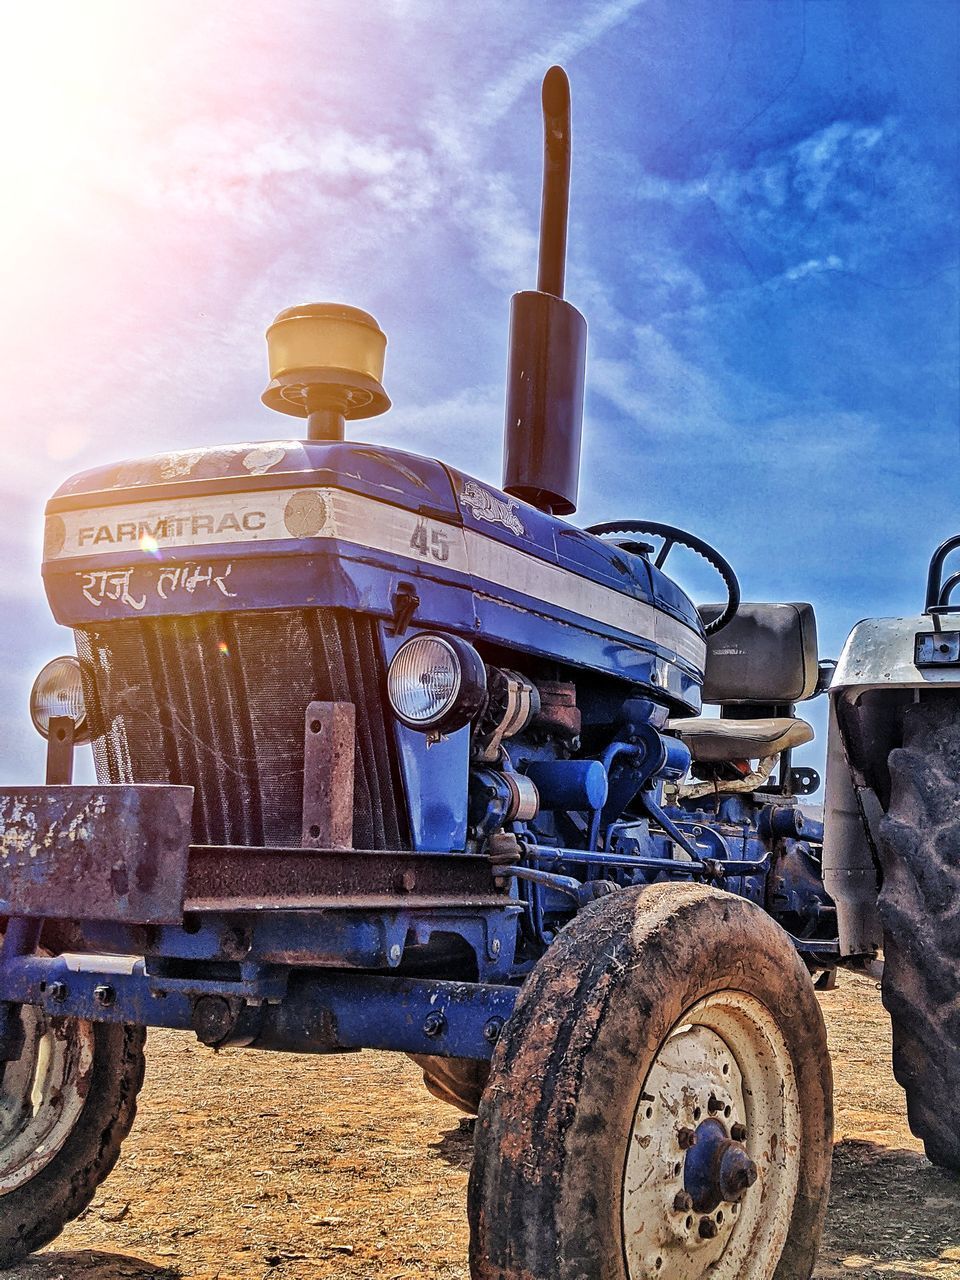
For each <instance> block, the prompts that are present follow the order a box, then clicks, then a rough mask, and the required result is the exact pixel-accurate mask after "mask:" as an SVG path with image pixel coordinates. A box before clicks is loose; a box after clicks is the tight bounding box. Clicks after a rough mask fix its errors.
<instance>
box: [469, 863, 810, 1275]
mask: <svg viewBox="0 0 960 1280" xmlns="http://www.w3.org/2000/svg"><path fill="white" fill-rule="evenodd" d="M831 1094H832V1087H831V1075H830V1065H829V1058H828V1055H827V1046H826V1035H825V1031H824V1025H823V1019H822V1017H821V1014H820V1009H819V1006H818V1004H817V1000H816V996H815V995H814V991H813V986H812V983H811V981H810V977H809V975H808V973H807V972H806V970H805V968H804V966H803V965H802V964H801V962H800V960H799V959H798V957H797V955H796V952H795V951H794V948H793V946H792V945H791V943H790V941H789V939H788V938H787V936H786V935H785V934H784V933H783V931H782V930H781V929H779V928H778V926H777V925H776V924H774V923H773V921H772V920H770V919H769V917H767V916H765V915H764V914H763V912H762V911H760V910H759V908H757V907H755V906H753V905H752V904H751V903H749V902H746V901H744V900H743V899H742V898H737V897H734V896H732V895H730V894H727V893H721V892H718V891H715V890H709V889H706V888H703V887H702V886H698V885H676V884H663V885H656V886H654V887H652V888H649V889H641V890H632V889H631V890H626V891H624V892H621V893H615V894H610V895H608V896H607V897H605V898H602V899H600V900H599V901H597V902H595V903H593V904H591V905H590V906H589V907H587V908H586V909H585V910H583V911H581V912H580V914H579V915H578V916H577V917H576V918H575V919H574V920H573V921H572V923H571V924H569V925H568V926H567V927H566V928H565V929H564V930H563V932H562V933H561V934H560V936H559V938H558V939H557V941H556V942H555V943H554V944H553V946H552V947H551V948H550V950H549V951H548V952H547V954H546V955H545V956H544V958H543V959H542V960H541V961H540V962H539V963H538V965H537V966H536V968H535V969H534V970H533V972H532V973H531V975H530V976H529V977H528V979H527V981H526V983H525V984H524V987H523V989H522V991H521V993H520V997H519V1001H518V1003H517V1006H516V1009H515V1011H514V1013H513V1014H512V1015H511V1017H510V1019H509V1021H508V1022H507V1024H506V1027H505V1029H504V1033H503V1035H502V1038H501V1040H500V1043H499V1044H498V1045H497V1049H496V1051H495V1053H494V1058H493V1063H492V1073H491V1077H490V1083H489V1085H488V1087H487V1089H486V1091H485V1092H484V1095H483V1100H482V1102H481V1104H480V1115H479V1119H478V1122H477V1136H476V1150H475V1158H474V1166H473V1172H472V1174H471V1179H470V1192H469V1201H468V1205H469V1216H470V1230H471V1246H470V1248H471V1252H470V1266H471V1275H472V1276H473V1277H474V1280H521V1278H522V1280H646V1278H647V1277H653V1276H656V1277H658V1280H695V1278H698V1277H707V1276H709V1277H710V1280H807V1278H808V1277H809V1276H810V1274H811V1271H812V1269H813V1265H814V1261H815V1258H816V1254H817V1247H818V1244H819V1239H820V1232H821V1228H822V1224H823V1216H824V1212H825V1210H826V1204H827V1194H828V1190H829V1181H830V1162H831V1154H832V1129H833V1124H832V1112H831ZM721 1157H722V1158H721ZM725 1161H728V1162H729V1164H730V1167H731V1168H732V1167H733V1166H736V1168H737V1169H738V1170H739V1172H738V1173H737V1176H736V1178H734V1179H733V1181H732V1182H731V1181H730V1180H726V1175H723V1174H722V1170H723V1169H724V1168H726V1167H727V1165H726V1164H725V1163H724V1162H725ZM758 1173H759V1176H757V1174H758ZM708 1175H709V1176H708ZM711 1179H712V1180H713V1181H711ZM704 1180H706V1189H705V1181H704ZM754 1180H755V1182H754Z"/></svg>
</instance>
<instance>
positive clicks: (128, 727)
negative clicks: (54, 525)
mask: <svg viewBox="0 0 960 1280" xmlns="http://www.w3.org/2000/svg"><path fill="white" fill-rule="evenodd" d="M76 639H77V653H78V655H79V657H80V659H81V662H82V664H83V669H84V696H85V698H86V702H87V712H88V715H89V717H90V722H91V728H92V731H93V734H94V738H93V750H94V758H95V761H96V768H97V778H98V780H99V781H100V782H112V783H119V782H172V783H181V784H186V785H189V786H192V787H194V788H196V796H195V802H194V818H193V821H194V841H195V843H197V844H235V845H271V846H284V845H287V846H298V845H299V844H300V843H301V833H302V813H303V737H304V717H305V714H306V708H307V703H308V702H312V701H322V702H328V701H345V702H352V703H353V704H354V706H355V707H356V717H357V750H356V770H355V794H354V837H353V839H354V846H355V847H356V848H358V849H400V848H404V847H408V846H407V841H406V835H407V831H406V819H405V806H404V803H403V793H402V788H401V782H400V773H399V767H398V762H397V758H396V753H395V751H394V747H393V741H392V734H391V733H390V732H389V726H388V725H387V724H386V722H385V716H384V707H383V694H382V689H383V663H382V659H381V655H380V647H379V644H378V642H377V636H376V633H375V630H374V623H373V622H372V621H371V620H370V619H369V618H364V617H362V616H357V615H353V614H350V613H345V612H341V611H339V610H320V609H288V610H276V611H271V612H263V613H236V614H204V615H200V616H197V617H183V618H143V619H140V618H138V619H135V620H132V621H123V622H111V623H108V624H105V625H104V626H100V627H82V628H78V629H77V632H76Z"/></svg>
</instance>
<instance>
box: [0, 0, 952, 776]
mask: <svg viewBox="0 0 960 1280" xmlns="http://www.w3.org/2000/svg"><path fill="white" fill-rule="evenodd" d="M4 24H5V28H6V35H7V39H6V40H5V41H4V47H3V49H2V51H0V110H2V118H3V120H4V126H3V127H4V135H5V136H4V160H5V172H6V175H7V178H6V183H5V194H4V199H3V205H2V206H0V270H2V279H3V295H2V303H0V315H2V333H0V338H2V341H0V373H2V377H3V381H2V385H3V387H4V393H5V394H4V412H3V435H2V440H3V447H4V455H5V457H4V462H5V465H4V467H3V469H2V472H0V487H2V490H3V499H4V510H5V514H6V519H5V521H4V522H3V526H2V531H0V553H2V555H3V563H4V566H5V572H4V573H3V575H2V577H0V597H2V603H3V605H4V608H3V611H2V619H0V638H2V641H3V646H4V652H5V654H6V661H5V663H4V665H3V669H2V670H0V726H2V729H3V731H4V732H3V746H2V748H0V779H2V780H3V781H20V780H26V778H28V777H37V776H39V770H40V768H41V765H42V749H41V746H40V743H39V740H38V739H37V738H36V736H35V735H34V733H33V731H32V729H31V728H30V727H29V721H28V717H27V714H26V696H27V692H28V690H29V686H30V682H31V680H32V677H33V675H34V673H35V672H36V670H37V669H38V668H39V666H40V665H41V664H42V662H43V661H45V660H46V659H47V658H49V657H51V656H52V655H53V654H55V653H57V652H63V651H66V650H68V649H69V648H70V637H69V636H68V635H67V633H66V632H63V631H61V630H60V629H58V628H57V627H56V626H55V625H54V624H53V623H52V621H51V620H50V619H49V616H48V614H47V610H46V605H45V601H44V599H43V595H42V589H41V587H40V582H39V548H40V527H41V516H42V508H43V503H44V501H45V499H46V497H47V496H48V494H49V493H50V492H51V491H52V490H53V489H54V488H55V487H56V484H57V483H58V482H59V480H60V479H61V478H63V477H64V476H66V475H67V474H69V473H71V472H73V471H76V470H80V469H82V468H84V467H88V466H91V465H95V464H97V463H98V462H103V461H108V460H111V459H115V458H118V457H124V456H131V455H136V454H138V453H145V452H153V451H155V450H157V449H166V448H176V447H180V446H182V447H190V446H194V445H196V444H208V443H209V444H213V443H222V442H223V443H225V442H229V441H232V440H251V439H252V440H257V439H265V438H269V437H271V436H272V435H275V434H280V435H283V434H285V433H286V430H287V426H286V424H285V423H284V422H281V420H280V419H277V418H275V416H274V415H272V414H271V413H270V412H269V411H268V410H267V409H265V408H263V406H262V405H261V404H260V403H259V394H260V392H261V390H262V389H263V386H264V384H265V380H266V372H265V346H264V342H263V331H264V329H265V327H266V325H267V324H268V323H269V322H270V320H271V319H272V317H273V315H274V314H275V313H276V312H277V311H279V310H280V309H281V308H282V307H284V306H287V305H290V304H292V303H294V302H299V301H315V300H342V301H346V302H351V303H353V304H355V305H358V306H361V307H364V308H366V309H367V310H370V311H372V312H373V313H374V315H376V316H377V318H378V319H379V321H380V323H381V325H382V326H383V327H384V329H385V330H386V332H387V334H388V337H389V347H388V355H387V372H386V385H387V389H388V391H389V393H390V395H391V396H392V398H393V401H394V406H395V407H394V409H393V410H392V411H391V413H390V414H389V415H388V416H387V417H385V418H383V419H379V420H377V421H375V422H374V423H372V424H369V426H367V427H365V434H367V435H368V436H369V438H372V439H377V440H381V441H383V442H384V443H387V444H393V445H398V446H402V447H404V448H409V449H413V450H417V451H421V452H424V453H431V454H434V455H436V456H440V457H443V458H446V459H448V460H449V461H451V462H453V463H454V464H456V465H457V466H459V467H461V468H463V469H465V470H467V471H470V472H473V473H474V474H477V475H479V476H481V477H484V478H487V479H491V480H495V481H498V480H499V476H500V439H501V427H502V414H503V408H502V406H503V378H504V368H505V363H506V319H507V308H508V298H509V294H510V293H511V292H512V291H513V290H514V289H517V288H526V287H532V285H533V283H534V280H535V255H536V219H537V212H538V207H539V181H540V175H539V164H540V148H541V134H540V121H539V96H538V95H539V80H540V77H541V75H542V73H543V71H544V70H545V69H546V67H547V66H549V65H550V64H551V63H552V62H554V61H559V62H561V63H563V64H564V65H565V66H566V68H567V70H568V72H569V74H570V77H571V80H572V83H573V96H574V148H575V151H574V177H573V194H572V223H571V235H570V256H569V269H568V285H567V293H568V297H569V298H570V299H571V300H572V301H573V302H574V303H575V304H576V305H578V306H579V307H580V309H581V310H582V311H583V312H584V313H585V314H586V316H587V318H588V321H589V323H590V351H589V366H588V388H589V389H588V396H587V407H586V424H585V448H584V468H583V479H582V486H581V494H582V501H581V509H580V513H579V515H578V517H577V518H578V519H582V520H584V521H589V520H598V519H604V518H612V517H614V516H624V515H631V514H635V515H637V516H640V517H648V518H651V519H656V520H666V521H669V522H673V523H677V524H681V525H685V526H686V527H688V528H690V529H692V530H693V531H695V532H696V533H698V534H700V535H701V536H703V537H706V538H708V539H709V540H712V541H713V542H714V543H715V544H716V545H717V546H718V547H719V548H720V549H721V550H722V551H723V553H724V554H725V555H726V556H727V557H728V558H729V559H730V560H732V561H733V563H734V565H735V566H736V567H737V569H738V572H739V573H740V576H741V580H742V583H743V588H744V594H745V596H746V597H747V598H749V599H771V600H776V599H788V600H789V599H808V600H811V601H812V602H813V603H814V605H815V606H816V608H817V612H818V616H819V619H820V627H821V640H822V643H821V648H822V650H823V652H824V653H825V654H836V653H837V651H838V650H839V647H840V645H841V644H842V641H843V638H844V636H845V634H846V632H847V630H848V629H849V627H850V625H851V624H852V623H853V622H855V621H856V620H857V619H858V618H859V617H862V616H865V615H868V614H890V613H903V612H911V611H914V610H916V609H918V608H919V607H920V601H921V595H922V587H923V573H924V567H925V563H926V559H927V557H928V556H929V553H930V550H931V549H932V547H933V546H934V544H935V543H936V542H937V541H939V540H940V539H941V538H942V537H943V536H946V535H947V534H950V533H953V532H956V531H957V530H958V529H960V501H958V485H957V482H958V472H960V466H958V462H960V407H958V365H960V318H958V316H960V313H958V297H960V288H958V284H960V275H958V264H957V253H958V235H957V223H958V210H960V195H958V174H960V163H958V161H960V154H958V152H960V140H958V120H960V111H958V105H960V102H958V99H960V0H893V2H888V3H885V2H884V0H849V2H847V0H811V2H810V3H801V2H800V0H710V2H709V3H707V0H646V2H645V3H643V2H631V0H585V2H584V3H577V4H574V3H558V2H556V0H554V2H553V3H541V2H539V0H537V2H530V3H525V2H524V0H512V2H505V0H489V2H488V3H485V4H483V5H478V4H465V3H451V2H450V0H447V2H446V3H440V2H439V0H381V2H379V3H378V2H376V0H365V2H362V3H359V4H358V3H353V4H348V3H345V2H344V0H336V2H334V0H314V2H312V3H310V2H308V0H284V3H277V4H275V5H269V6H267V5H263V4H256V3H254V2H253V0H233V2H232V3H229V4H227V3H221V2H220V0H205V2H204V3H199V4H198V3H193V2H191V3H184V2H183V0H166V2H165V3H162V4H161V3H159V0H156V2H154V0H138V3H137V4H133V5H131V4H121V3H118V2H114V0H86V3H84V4H83V5H76V4H73V3H70V4H68V3H46V4H44V3H42V2H41V3H35V4H33V5H31V6H30V7H29V9H27V7H26V6H23V7H22V8H20V9H17V10H15V9H14V8H13V7H11V8H9V9H7V10H5V13H4ZM678 567H679V566H678ZM691 581H692V582H693V585H694V586H695V587H697V588H700V587H701V586H702V587H704V588H706V584H705V583H702V580H701V579H699V578H698V577H697V575H696V574H695V573H694V574H693V577H692V579H691ZM706 589H707V591H708V593H711V592H712V588H706ZM816 757H817V753H816V752H814V753H813V756H812V757H811V758H812V759H816Z"/></svg>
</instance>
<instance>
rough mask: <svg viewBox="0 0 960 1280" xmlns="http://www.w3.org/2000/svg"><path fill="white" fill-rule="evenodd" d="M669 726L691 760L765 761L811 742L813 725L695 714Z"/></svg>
mask: <svg viewBox="0 0 960 1280" xmlns="http://www.w3.org/2000/svg"><path fill="white" fill-rule="evenodd" d="M669 728H670V730H671V732H672V733H675V734H676V735H677V737H678V738H679V739H680V741H681V742H682V743H683V744H684V746H686V747H689V749H690V754H691V755H692V756H693V758H694V760H702V761H705V762H710V763H714V764H716V763H719V762H721V761H729V760H764V759H766V758H767V757H768V756H776V755H779V754H780V752H781V751H788V750H790V749H791V748H792V747H800V746H802V745H803V744H804V743H805V742H812V741H813V728H812V727H811V726H810V725H809V724H807V722H806V720H797V719H794V718H793V717H791V716H770V717H767V718H765V719H762V720H716V719H713V718H711V717H710V716H696V717H694V718H692V719H690V720H671V721H670V724H669Z"/></svg>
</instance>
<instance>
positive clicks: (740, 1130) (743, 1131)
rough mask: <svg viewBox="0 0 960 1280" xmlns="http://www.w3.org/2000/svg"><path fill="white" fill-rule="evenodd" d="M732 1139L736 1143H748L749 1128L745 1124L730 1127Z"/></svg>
mask: <svg viewBox="0 0 960 1280" xmlns="http://www.w3.org/2000/svg"><path fill="white" fill-rule="evenodd" d="M730 1137H731V1138H732V1139H733V1140H734V1142H746V1140H747V1126H746V1125H745V1124H733V1125H731V1126H730Z"/></svg>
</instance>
